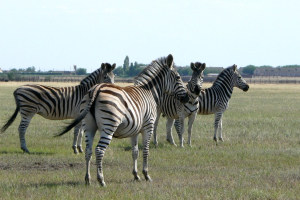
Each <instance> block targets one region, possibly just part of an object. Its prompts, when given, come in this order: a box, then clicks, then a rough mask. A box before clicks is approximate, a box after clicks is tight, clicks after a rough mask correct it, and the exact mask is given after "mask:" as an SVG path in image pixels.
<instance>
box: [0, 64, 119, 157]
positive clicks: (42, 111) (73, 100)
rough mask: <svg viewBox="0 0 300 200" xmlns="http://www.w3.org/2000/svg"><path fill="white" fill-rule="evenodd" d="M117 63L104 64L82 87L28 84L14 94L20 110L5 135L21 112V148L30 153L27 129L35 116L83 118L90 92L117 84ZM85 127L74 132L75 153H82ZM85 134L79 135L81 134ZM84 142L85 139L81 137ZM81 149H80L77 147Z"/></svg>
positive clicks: (11, 119) (52, 118) (57, 118)
mask: <svg viewBox="0 0 300 200" xmlns="http://www.w3.org/2000/svg"><path fill="white" fill-rule="evenodd" d="M115 67H116V64H113V65H110V64H109V63H105V64H104V63H102V65H101V67H100V68H99V69H97V70H96V71H94V72H93V73H91V74H90V75H89V76H87V77H86V78H84V79H83V80H82V81H81V82H80V85H77V86H70V87H51V86H45V85H37V84H28V85H24V86H21V87H19V88H17V89H16V90H15V91H14V97H15V102H16V105H17V107H16V110H15V112H14V114H13V115H12V116H11V117H10V119H9V120H8V121H7V123H6V124H5V125H4V126H3V127H2V129H1V132H2V133H3V132H4V131H5V130H6V129H7V128H8V127H9V126H10V125H11V124H12V123H13V122H14V120H15V119H16V117H17V115H18V112H20V114H21V122H20V125H19V137H20V143H21V149H22V150H23V151H24V152H26V153H29V150H28V149H27V145H26V141H25V133H26V129H27V127H28V126H29V123H30V120H31V119H32V117H33V116H34V115H35V114H39V115H41V116H43V117H44V118H46V119H51V120H63V119H74V118H76V117H77V116H78V115H79V108H80V102H81V100H82V98H83V96H84V95H85V94H86V92H87V91H88V90H89V89H90V88H91V87H92V86H94V85H95V84H97V83H113V82H114V74H113V72H112V70H114V68H115ZM80 126H81V124H78V125H77V126H76V127H75V129H74V141H73V150H74V153H78V151H77V148H78V150H79V151H81V152H82V148H81V141H78V142H79V145H78V146H76V144H77V140H78V132H79V129H80ZM81 134H82V133H81V131H80V133H79V135H81ZM79 140H81V138H79ZM76 147H77V148H76Z"/></svg>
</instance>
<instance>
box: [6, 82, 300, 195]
mask: <svg viewBox="0 0 300 200" xmlns="http://www.w3.org/2000/svg"><path fill="white" fill-rule="evenodd" d="M24 84H26V83H19V82H16V83H14V82H8V83H4V82H1V83H0V120H1V121H0V125H1V127H2V126H3V124H4V122H5V121H6V120H7V118H9V117H10V116H11V115H12V113H13V112H14V110H15V102H14V97H13V91H14V90H15V89H16V88H17V87H18V86H20V85H24ZM43 84H47V85H51V86H57V87H58V86H69V85H72V84H73V85H74V83H43ZM118 85H121V86H122V85H124V84H118ZM127 85H128V84H127ZM210 86H211V84H207V83H205V84H203V88H208V87H210ZM69 122H71V120H64V121H51V120H47V119H44V118H42V117H40V116H38V115H36V116H34V118H33V119H32V121H31V123H30V126H29V128H28V129H27V133H26V140H27V146H28V149H29V150H30V152H31V154H26V153H23V152H22V150H21V149H20V142H19V134H18V126H19V123H20V115H18V117H17V119H16V120H15V122H14V123H13V125H12V126H10V127H9V128H8V129H7V131H6V132H5V133H3V134H1V135H0V199H139V200H140V199H299V198H300V170H299V169H300V138H299V135H300V123H299V122H300V85H292V84H286V85H284V84H278V85H267V84H265V85H258V84H250V89H249V91H248V92H243V91H241V90H239V89H237V88H235V89H234V92H233V95H232V98H231V100H230V106H229V109H228V110H227V111H226V112H225V114H224V117H223V133H224V135H223V137H224V142H220V143H219V144H218V145H216V143H215V142H214V141H213V132H214V116H213V115H208V116H201V115H198V116H197V118H196V121H195V123H194V127H193V135H192V146H191V147H190V146H188V145H187V144H185V147H184V148H180V147H175V146H171V145H170V144H169V143H168V142H167V141H166V128H165V124H166V119H165V118H163V117H161V119H160V122H159V126H158V142H159V144H158V146H157V147H155V146H154V145H153V138H152V139H151V144H150V155H149V174H150V176H151V178H152V179H153V182H146V181H145V180H144V179H143V176H142V173H141V171H142V151H140V156H139V158H138V169H139V175H140V177H141V179H142V181H141V182H135V181H133V175H132V173H131V172H132V156H131V145H130V140H129V139H113V140H112V142H111V144H110V146H109V147H108V149H107V151H106V153H105V156H104V159H103V169H104V177H105V182H106V184H107V187H105V188H103V187H100V185H99V184H98V182H97V178H96V165H95V157H94V155H93V158H92V164H91V178H92V182H91V185H90V186H86V185H85V181H84V177H85V169H86V167H85V158H84V154H78V155H75V154H73V150H72V148H71V146H72V140H73V131H70V132H69V133H67V134H65V135H64V136H62V137H56V138H54V137H53V136H54V135H55V134H57V133H59V132H60V131H61V130H62V129H63V127H64V126H66V125H67V123H69ZM186 124H187V123H186ZM185 130H186V131H185V134H184V138H185V139H186V140H187V126H186V128H185ZM173 136H174V138H175V142H176V143H177V144H178V143H179V142H178V137H177V134H176V132H175V129H173ZM99 137H100V136H99V133H97V134H96V137H95V141H94V147H95V146H96V143H97V142H98V140H99ZM139 139H140V140H139V141H141V136H140V138H139ZM94 147H93V149H94ZM83 148H85V143H84V141H83ZM139 149H140V150H142V145H141V142H140V145H139Z"/></svg>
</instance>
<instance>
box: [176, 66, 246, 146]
mask: <svg viewBox="0 0 300 200" xmlns="http://www.w3.org/2000/svg"><path fill="white" fill-rule="evenodd" d="M234 87H237V88H239V89H241V90H243V91H244V92H247V91H248V90H249V85H248V84H247V83H246V81H245V79H243V77H242V76H241V74H240V73H239V72H238V70H237V65H235V64H234V65H232V66H229V67H227V68H226V69H224V70H223V71H222V72H221V73H220V74H219V75H218V76H217V78H216V80H215V81H214V83H213V85H212V86H211V87H210V88H207V89H204V90H201V93H200V95H199V109H198V112H197V114H198V115H210V114H215V125H214V128H215V131H214V141H215V142H216V144H218V139H217V133H219V140H220V141H224V140H223V137H222V118H223V113H224V112H225V111H226V110H227V109H228V107H229V100H230V98H231V95H232V92H233V88H234ZM190 123H191V122H190V120H189V124H190ZM174 125H175V128H176V131H177V134H178V137H179V138H180V135H179V133H180V132H179V131H178V127H179V126H180V122H179V120H176V121H175V124H174ZM188 144H191V132H189V133H188Z"/></svg>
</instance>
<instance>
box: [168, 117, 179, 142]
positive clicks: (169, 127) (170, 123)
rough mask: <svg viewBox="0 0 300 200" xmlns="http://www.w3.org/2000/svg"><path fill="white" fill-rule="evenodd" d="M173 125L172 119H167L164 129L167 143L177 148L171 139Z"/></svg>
mask: <svg viewBox="0 0 300 200" xmlns="http://www.w3.org/2000/svg"><path fill="white" fill-rule="evenodd" d="M173 125H174V119H171V118H169V117H168V119H167V124H166V129H167V141H168V142H169V143H170V144H172V145H174V146H177V145H176V144H175V142H174V139H173V135H172V127H173Z"/></svg>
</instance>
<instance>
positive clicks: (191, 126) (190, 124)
mask: <svg viewBox="0 0 300 200" xmlns="http://www.w3.org/2000/svg"><path fill="white" fill-rule="evenodd" d="M196 116H197V112H194V113H193V114H192V115H190V117H189V122H188V126H189V127H188V142H187V143H188V145H190V146H192V138H191V137H192V128H193V123H194V121H195V119H196Z"/></svg>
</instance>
